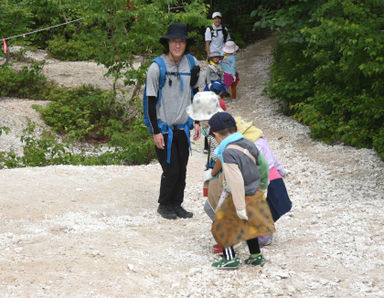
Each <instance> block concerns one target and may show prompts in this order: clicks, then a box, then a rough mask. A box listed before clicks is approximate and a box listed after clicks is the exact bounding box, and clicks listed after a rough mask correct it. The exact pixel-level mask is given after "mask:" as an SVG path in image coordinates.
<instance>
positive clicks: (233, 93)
mask: <svg viewBox="0 0 384 298" xmlns="http://www.w3.org/2000/svg"><path fill="white" fill-rule="evenodd" d="M231 96H232V100H236V82H233V83H232V85H231Z"/></svg>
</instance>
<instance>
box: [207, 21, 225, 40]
mask: <svg viewBox="0 0 384 298" xmlns="http://www.w3.org/2000/svg"><path fill="white" fill-rule="evenodd" d="M221 28H222V29H216V31H223V36H224V43H226V42H227V38H228V29H227V28H226V27H225V26H224V25H221ZM209 30H211V39H212V37H213V33H214V32H215V29H213V27H212V26H209Z"/></svg>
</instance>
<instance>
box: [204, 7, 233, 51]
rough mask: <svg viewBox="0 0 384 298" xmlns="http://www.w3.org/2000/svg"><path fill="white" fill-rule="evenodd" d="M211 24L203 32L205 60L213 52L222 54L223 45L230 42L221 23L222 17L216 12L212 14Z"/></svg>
mask: <svg viewBox="0 0 384 298" xmlns="http://www.w3.org/2000/svg"><path fill="white" fill-rule="evenodd" d="M212 19H213V24H212V26H210V27H207V28H206V30H205V35H204V37H205V50H206V52H207V58H209V57H210V56H211V53H213V52H219V53H220V54H221V55H222V54H223V47H224V44H225V43H226V42H227V41H228V40H231V36H230V35H229V32H228V29H227V27H225V26H224V25H223V24H222V23H221V22H222V15H221V13H220V12H218V11H216V12H214V13H213V14H212Z"/></svg>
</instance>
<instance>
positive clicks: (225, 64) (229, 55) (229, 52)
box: [221, 41, 239, 103]
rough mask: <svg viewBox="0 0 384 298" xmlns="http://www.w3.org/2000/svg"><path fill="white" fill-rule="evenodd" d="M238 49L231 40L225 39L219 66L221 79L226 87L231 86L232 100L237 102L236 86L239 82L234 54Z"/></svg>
mask: <svg viewBox="0 0 384 298" xmlns="http://www.w3.org/2000/svg"><path fill="white" fill-rule="evenodd" d="M238 50H239V47H238V46H237V45H236V43H235V42H233V41H227V42H226V43H225V46H224V48H223V51H224V59H223V60H222V61H221V67H222V69H223V72H224V75H223V80H224V84H225V86H226V87H227V89H229V88H231V99H232V102H233V103H234V102H237V98H236V97H237V94H236V88H237V84H238V83H239V73H238V72H237V68H236V56H235V53H236V52H237V51H238Z"/></svg>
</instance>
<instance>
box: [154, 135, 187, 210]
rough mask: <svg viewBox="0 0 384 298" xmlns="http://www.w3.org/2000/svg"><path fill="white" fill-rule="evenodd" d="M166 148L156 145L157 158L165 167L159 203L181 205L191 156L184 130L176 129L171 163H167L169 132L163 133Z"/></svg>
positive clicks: (163, 167)
mask: <svg viewBox="0 0 384 298" xmlns="http://www.w3.org/2000/svg"><path fill="white" fill-rule="evenodd" d="M163 136H164V142H165V148H164V149H163V150H161V149H158V148H157V147H156V154H157V158H158V160H159V162H160V164H161V167H162V169H163V174H162V175H161V184H160V195H159V201H158V202H159V204H160V205H164V206H181V204H182V203H183V200H184V189H185V180H186V175H187V164H188V157H189V146H188V139H187V136H186V134H185V131H184V130H174V131H173V140H172V147H171V148H172V151H171V163H169V164H168V163H167V141H168V134H165V135H163Z"/></svg>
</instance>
